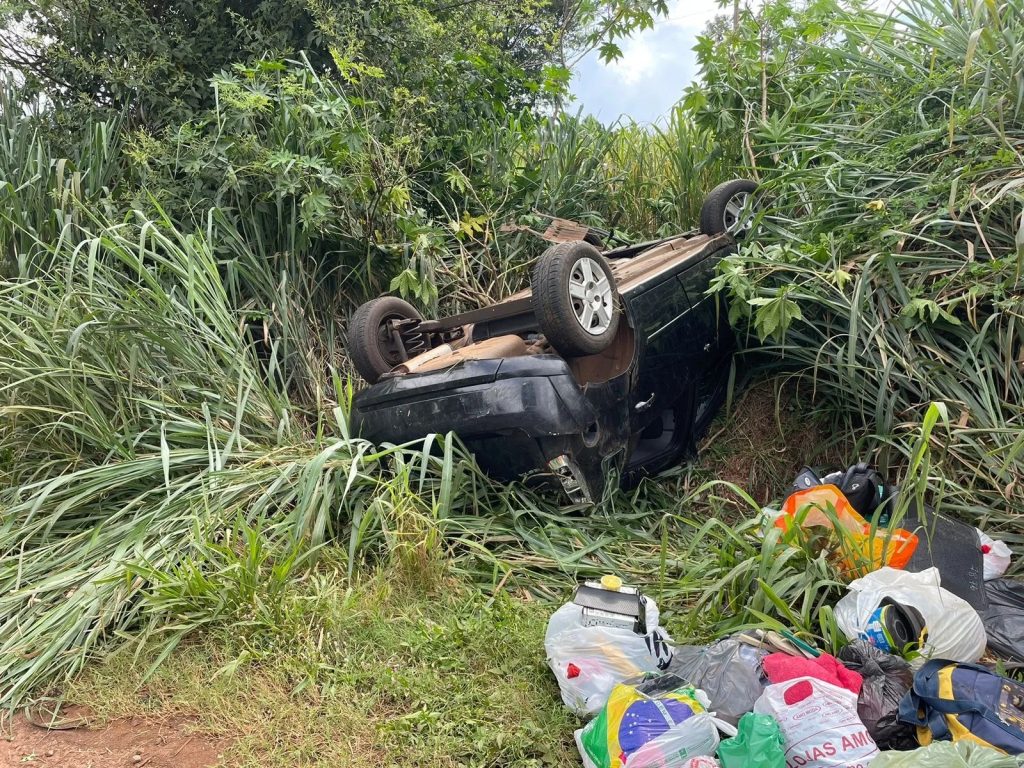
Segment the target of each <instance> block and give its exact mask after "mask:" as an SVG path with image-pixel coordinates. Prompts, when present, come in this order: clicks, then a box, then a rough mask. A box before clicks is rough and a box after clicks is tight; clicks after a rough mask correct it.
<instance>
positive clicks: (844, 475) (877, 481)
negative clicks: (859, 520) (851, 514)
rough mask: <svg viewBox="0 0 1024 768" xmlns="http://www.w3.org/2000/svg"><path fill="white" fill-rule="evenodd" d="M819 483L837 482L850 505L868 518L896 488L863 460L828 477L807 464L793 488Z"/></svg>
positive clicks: (794, 482)
mask: <svg viewBox="0 0 1024 768" xmlns="http://www.w3.org/2000/svg"><path fill="white" fill-rule="evenodd" d="M815 485H834V486H836V487H837V488H838V489H839V490H840V491H842V492H843V495H844V496H845V497H846V500H847V501H849V502H850V506H851V507H853V508H854V509H855V510H857V512H859V513H860V514H861V516H862V517H864V518H866V519H868V520H870V519H871V516H872V515H873V514H874V512H875V510H876V509H877V508H878V506H879V505H880V504H881V503H882V502H883V501H886V500H888V498H889V497H890V496H891V495H892V491H893V489H892V488H890V487H889V486H888V485H886V483H885V478H883V477H882V475H881V474H879V473H878V472H877V471H876V470H874V469H872V468H871V467H869V466H868V465H867V464H865V463H863V462H861V463H859V464H854V465H852V466H851V467H848V468H847V469H846V470H840V471H838V472H830V473H829V474H827V475H825V476H824V477H818V475H817V474H815V472H814V470H812V469H809V468H808V467H804V468H803V469H802V470H800V474H799V475H797V477H796V479H795V480H794V481H793V486H792V488H791V489H790V492H791V493H796V492H797V491H802V490H805V489H807V488H810V487H812V486H815ZM885 517H886V521H880V524H885V522H887V520H888V515H886V516H885Z"/></svg>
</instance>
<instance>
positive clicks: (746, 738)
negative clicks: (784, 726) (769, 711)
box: [718, 712, 786, 768]
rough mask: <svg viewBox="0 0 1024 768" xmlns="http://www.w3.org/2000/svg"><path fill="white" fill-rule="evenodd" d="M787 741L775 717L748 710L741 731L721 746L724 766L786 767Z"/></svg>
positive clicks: (719, 749)
mask: <svg viewBox="0 0 1024 768" xmlns="http://www.w3.org/2000/svg"><path fill="white" fill-rule="evenodd" d="M784 743H785V740H784V739H783V738H782V731H781V730H779V724H778V723H777V722H775V718H774V717H771V716H770V715H758V714H755V713H754V712H748V713H747V714H745V715H744V716H743V717H741V718H740V725H739V729H738V732H737V733H736V735H735V736H733V737H732V738H731V739H725V740H724V741H723V742H722V743H721V744H719V745H718V759H719V760H720V761H721V763H722V768H786V754H785V751H784V749H783V744H784Z"/></svg>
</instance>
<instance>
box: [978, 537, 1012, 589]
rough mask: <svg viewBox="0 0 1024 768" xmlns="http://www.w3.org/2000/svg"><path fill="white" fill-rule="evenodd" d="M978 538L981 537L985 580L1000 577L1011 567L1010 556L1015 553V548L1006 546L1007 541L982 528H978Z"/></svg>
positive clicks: (982, 567) (982, 565)
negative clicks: (990, 534) (997, 538)
mask: <svg viewBox="0 0 1024 768" xmlns="http://www.w3.org/2000/svg"><path fill="white" fill-rule="evenodd" d="M978 538H980V539H981V569H982V575H983V576H984V578H985V581H991V580H992V579H998V578H999V577H1000V576H1002V575H1003V574H1004V573H1006V569H1007V568H1009V567H1010V556H1011V555H1013V550H1012V549H1010V548H1009V547H1008V546H1006V542H1005V541H998V540H996V539H993V538H992V537H991V536H989V535H988V534H987V533H984V532H983V531H982V530H981V529H980V528H979V529H978Z"/></svg>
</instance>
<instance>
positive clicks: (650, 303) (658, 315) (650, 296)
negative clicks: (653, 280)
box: [632, 277, 690, 338]
mask: <svg viewBox="0 0 1024 768" xmlns="http://www.w3.org/2000/svg"><path fill="white" fill-rule="evenodd" d="M632 306H633V315H634V318H635V321H636V324H637V325H638V326H639V328H640V330H641V331H642V333H643V335H644V336H647V337H648V338H652V337H654V336H656V335H657V334H658V333H659V332H660V331H662V330H663V329H664V328H665V327H666V326H667V325H669V324H670V323H671V322H672V321H673V320H675V319H676V318H677V317H679V316H680V315H681V314H683V313H684V312H686V310H687V309H689V308H690V305H689V303H688V302H687V299H686V292H685V291H684V290H680V285H679V283H678V282H676V281H675V280H674V279H672V278H671V277H670V278H669V279H667V280H663V281H662V282H660V283H658V284H657V285H655V286H653V287H651V288H649V289H648V290H646V291H644V292H643V293H641V294H640V295H638V296H636V297H635V298H634V299H633V301H632Z"/></svg>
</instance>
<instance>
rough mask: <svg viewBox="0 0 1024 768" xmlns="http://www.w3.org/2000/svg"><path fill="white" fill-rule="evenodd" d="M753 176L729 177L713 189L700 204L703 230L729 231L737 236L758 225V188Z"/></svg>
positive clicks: (738, 238)
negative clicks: (755, 208) (755, 198)
mask: <svg viewBox="0 0 1024 768" xmlns="http://www.w3.org/2000/svg"><path fill="white" fill-rule="evenodd" d="M756 190H757V184H755V183H754V182H752V181H750V180H749V179H733V180H732V181H725V182H722V183H721V184H719V185H718V186H717V187H715V188H714V189H712V190H711V192H710V193H709V194H708V196H707V197H706V198H704V204H703V205H702V206H701V208H700V231H701V232H702V233H703V234H705V235H720V234H722V233H724V232H728V233H729V234H730V235H732V236H733V237H735V238H736V239H737V240H742V239H743V237H744V236H745V235H746V234H747V233H748V232H749V231H750V228H751V227H752V226H753V225H754V214H755V213H756V211H755V210H754V192H755V191H756Z"/></svg>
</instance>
